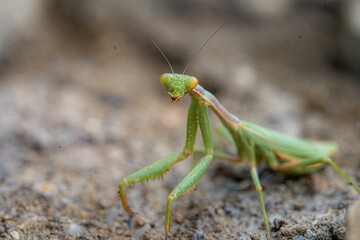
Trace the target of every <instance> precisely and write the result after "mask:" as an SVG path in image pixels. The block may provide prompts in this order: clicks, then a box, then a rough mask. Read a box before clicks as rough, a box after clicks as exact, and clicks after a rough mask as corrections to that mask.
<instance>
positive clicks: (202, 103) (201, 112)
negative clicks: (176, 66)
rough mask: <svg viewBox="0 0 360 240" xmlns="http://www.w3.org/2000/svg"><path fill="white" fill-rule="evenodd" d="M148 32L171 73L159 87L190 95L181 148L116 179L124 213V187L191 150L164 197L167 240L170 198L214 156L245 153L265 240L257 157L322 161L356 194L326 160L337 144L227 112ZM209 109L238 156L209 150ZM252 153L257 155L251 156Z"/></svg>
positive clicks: (304, 164) (282, 163)
mask: <svg viewBox="0 0 360 240" xmlns="http://www.w3.org/2000/svg"><path fill="white" fill-rule="evenodd" d="M225 24H226V23H225ZM225 24H223V25H222V26H221V27H223V26H224V25H225ZM136 25H137V24H136ZM138 27H139V26H138ZM221 27H220V28H218V29H217V30H216V32H217V31H219V30H220V29H221ZM139 28H140V27H139ZM140 29H141V28H140ZM141 30H142V29H141ZM142 31H143V30H142ZM216 32H215V33H216ZM215 33H214V34H213V35H211V37H210V38H209V39H208V40H207V41H206V42H205V44H203V45H202V46H201V48H200V49H199V50H198V51H197V52H196V54H195V55H194V56H193V57H192V58H191V60H190V62H189V64H190V63H191V61H192V60H193V58H194V57H195V56H196V55H197V54H198V53H199V52H200V50H201V49H202V48H203V47H204V46H205V45H206V43H207V42H208V41H209V40H210V39H211V38H212V37H213V36H214V35H215ZM145 34H146V33H145ZM147 36H148V37H149V38H150V40H151V41H152V42H153V44H154V45H155V46H156V48H157V49H158V50H159V51H160V52H161V54H162V55H163V56H164V58H165V59H166V61H167V63H168V64H169V66H170V68H171V71H172V73H165V74H163V75H161V77H160V81H161V83H162V85H164V87H165V88H166V90H167V92H168V93H169V94H170V96H171V98H172V100H173V101H178V100H179V99H180V98H181V97H182V96H184V95H186V94H187V95H189V96H190V97H191V104H190V107H189V110H188V117H187V130H186V141H185V147H184V149H183V150H182V152H174V153H170V154H169V155H167V156H165V157H163V158H161V159H160V160H158V161H156V162H154V163H152V164H150V165H148V166H147V167H145V168H143V169H141V170H139V171H136V172H134V173H132V174H130V175H129V176H127V177H126V178H124V179H123V180H122V181H121V182H120V184H119V194H120V197H121V201H122V204H123V206H124V209H125V210H126V212H128V213H129V214H133V212H132V211H131V210H130V208H129V206H128V204H127V201H126V197H125V193H124V187H126V186H129V185H131V184H134V183H137V182H143V181H146V180H149V179H154V178H159V177H161V176H162V175H163V174H164V173H165V172H167V171H168V170H169V169H170V168H171V167H172V166H173V165H174V164H175V163H178V162H180V161H183V160H184V159H186V158H187V157H188V156H189V155H190V154H195V153H201V154H204V155H205V156H204V157H202V158H201V159H200V161H199V162H198V163H197V164H196V165H194V167H193V168H192V170H191V171H190V172H189V173H188V174H187V175H186V176H185V177H184V178H183V179H182V180H181V182H180V183H179V184H178V185H177V186H176V187H175V188H174V189H173V190H172V192H171V193H170V194H169V195H168V198H167V206H166V214H165V239H167V238H168V236H169V233H170V228H171V216H172V206H171V203H172V201H173V200H176V199H177V198H178V197H179V196H181V195H183V194H184V193H185V192H186V191H188V190H189V189H191V188H192V187H193V186H195V185H196V184H197V182H198V181H199V180H200V178H201V177H202V176H203V174H204V173H205V171H206V169H207V168H208V166H209V165H210V163H211V161H212V159H213V158H214V157H216V158H222V159H225V160H229V161H233V162H240V161H242V160H243V158H244V157H245V158H246V159H247V161H248V164H249V167H250V172H251V177H252V180H253V183H254V185H255V188H256V190H257V191H258V193H259V198H260V204H261V209H262V213H263V216H264V221H265V228H266V233H267V239H270V228H269V224H268V219H267V217H266V211H265V204H264V198H263V194H262V187H261V184H260V180H259V175H258V171H257V169H256V166H257V164H258V163H259V162H260V161H259V160H264V161H265V162H266V164H267V165H268V166H269V167H270V168H271V169H272V170H275V171H280V172H284V173H287V174H309V173H312V172H314V171H316V170H317V169H319V168H320V167H321V166H322V165H324V164H325V163H329V164H330V165H331V166H332V167H333V168H334V169H335V170H336V171H337V172H338V173H339V174H340V175H341V176H342V177H343V178H344V179H345V180H346V181H347V182H348V183H350V184H351V185H352V187H353V188H354V189H355V190H356V191H357V192H358V193H359V194H360V189H359V187H358V186H356V185H355V183H354V182H353V181H352V180H350V178H349V177H348V176H347V175H346V174H345V173H344V172H343V171H342V170H341V169H340V168H339V167H338V166H337V165H336V164H335V162H334V161H333V160H332V159H331V158H330V157H331V156H332V155H333V154H334V153H335V152H336V151H337V149H338V147H337V144H336V143H334V142H324V141H307V140H304V139H301V138H297V137H294V136H290V135H286V134H283V133H280V132H277V131H274V130H271V129H267V128H264V127H261V126H258V125H256V124H253V123H250V122H247V121H243V120H240V119H239V118H237V117H236V116H234V115H232V114H231V113H230V112H228V111H227V110H226V109H225V107H224V106H223V105H221V104H220V102H219V101H218V100H217V99H216V98H215V97H214V95H212V94H211V93H210V92H208V91H207V90H205V89H204V88H203V87H201V86H200V85H199V84H198V80H197V78H195V77H193V76H188V75H185V71H186V69H187V68H188V66H189V64H188V65H187V66H186V68H185V70H184V72H183V73H182V74H176V73H174V71H173V68H172V66H171V64H170V62H169V60H168V59H167V58H166V56H165V54H164V53H163V52H162V51H161V50H160V48H159V47H158V45H157V44H156V43H155V42H154V41H153V40H152V39H151V37H150V36H149V35H147ZM208 108H210V109H211V110H213V111H214V112H215V114H216V115H217V116H218V118H219V119H220V120H221V122H222V127H221V128H219V129H220V132H221V133H222V134H223V135H224V137H225V138H226V139H228V140H229V142H230V143H232V144H233V145H234V146H235V147H236V149H237V156H230V155H229V154H227V153H224V152H220V151H215V150H214V144H213V136H212V131H211V125H210V119H209V115H208ZM198 126H199V127H200V131H201V135H202V139H203V142H204V147H203V148H194V143H195V136H196V132H197V127H198ZM257 157H260V158H261V159H256V158H257Z"/></svg>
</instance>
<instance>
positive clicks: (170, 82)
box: [160, 73, 198, 101]
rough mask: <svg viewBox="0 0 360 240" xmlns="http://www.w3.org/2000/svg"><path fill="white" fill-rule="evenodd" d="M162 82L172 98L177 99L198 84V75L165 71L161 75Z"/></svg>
mask: <svg viewBox="0 0 360 240" xmlns="http://www.w3.org/2000/svg"><path fill="white" fill-rule="evenodd" d="M160 82H161V84H162V85H164V87H165V88H166V90H167V91H168V93H169V94H170V96H171V99H172V100H174V101H177V100H178V99H179V98H180V97H182V96H183V95H184V94H186V93H188V92H189V91H191V90H192V89H193V88H194V87H196V86H197V84H198V80H197V78H196V77H192V76H188V75H184V74H172V73H164V74H163V75H161V77H160Z"/></svg>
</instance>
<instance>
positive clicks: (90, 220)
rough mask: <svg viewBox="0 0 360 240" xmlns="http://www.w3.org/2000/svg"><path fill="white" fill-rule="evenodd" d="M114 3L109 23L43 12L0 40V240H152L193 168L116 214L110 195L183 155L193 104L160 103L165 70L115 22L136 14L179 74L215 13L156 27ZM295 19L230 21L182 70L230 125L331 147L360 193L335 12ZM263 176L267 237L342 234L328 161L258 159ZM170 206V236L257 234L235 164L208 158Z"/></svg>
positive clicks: (344, 197) (350, 85) (258, 218)
mask: <svg viewBox="0 0 360 240" xmlns="http://www.w3.org/2000/svg"><path fill="white" fill-rule="evenodd" d="M53 2H56V1H53ZM111 3H112V2H111V1H109V3H107V4H106V6H108V7H109V9H113V11H114V12H116V9H118V10H119V14H120V15H121V17H118V18H116V17H113V18H110V17H104V15H101V14H100V13H101V11H99V12H100V13H99V14H98V15H96V14H93V12H90V13H89V12H86V11H85V13H82V14H84V16H85V17H84V19H85V20H84V19H83V20H81V16H83V15H81V14H80V15H76V16H79V18H77V19H80V20H79V22H73V21H69V22H70V23H71V24H69V22H66V21H65V20H63V18H64V16H62V15H61V14H59V15H60V16H56V14H54V12H52V11H54V9H57V10H59V11H60V10H61V8H60V7H59V6H57V5H56V4H54V6H57V8H54V6H53V5H50V6H47V8H45V10H42V12H41V14H39V15H38V16H37V18H36V19H33V20H32V22H30V23H31V24H30V26H33V28H31V31H26V32H25V33H24V32H21V31H20V32H18V33H16V34H14V37H12V38H11V41H10V42H9V43H8V44H7V45H2V48H3V49H2V53H3V55H2V58H1V63H0V65H1V67H0V70H1V72H0V78H1V80H0V111H1V116H0V139H1V141H0V238H4V239H163V238H164V232H163V229H164V217H165V204H166V198H167V194H168V193H169V192H170V191H171V190H172V189H173V187H174V186H176V184H177V183H178V182H179V181H180V180H181V179H182V178H183V177H184V176H185V175H186V173H187V172H188V171H189V170H190V168H191V161H190V159H189V160H187V161H184V162H182V163H179V164H177V165H176V166H174V167H173V169H171V171H169V172H168V173H167V174H165V176H164V179H163V180H156V181H150V182H149V183H146V184H136V185H135V186H133V187H129V188H126V189H125V191H126V194H127V198H128V201H129V204H130V205H131V207H132V209H133V210H134V211H136V212H137V214H136V215H135V216H129V215H128V214H127V213H126V212H125V211H124V209H123V207H122V205H121V203H120V199H119V197H118V195H117V191H118V189H117V186H118V183H119V182H120V180H121V179H122V178H124V177H125V176H127V175H128V174H130V173H132V172H133V171H135V170H138V169H140V168H142V167H144V166H146V165H147V164H149V163H151V162H153V161H155V160H157V159H159V158H160V157H162V156H164V155H166V154H168V153H170V152H173V151H181V150H182V148H183V145H184V141H185V127H186V112H187V107H188V105H189V99H187V98H185V97H184V98H183V99H182V100H181V101H180V102H179V103H172V102H171V99H170V98H169V96H168V95H167V93H166V91H165V89H164V88H163V87H162V86H161V84H160V82H159V77H160V75H161V74H162V73H163V72H168V71H169V70H168V67H167V66H166V63H165V62H164V60H163V59H161V57H160V55H159V54H158V53H157V52H156V51H155V50H153V47H152V46H151V45H150V44H149V43H148V40H147V38H146V36H144V35H143V34H142V33H141V32H140V31H139V30H138V29H137V28H136V27H135V26H134V25H132V23H129V21H127V20H126V19H125V18H126V17H128V16H130V17H131V18H134V19H135V20H138V22H139V23H140V24H141V25H142V26H143V27H144V28H145V29H146V30H147V31H149V32H151V35H152V36H153V38H154V39H156V41H157V39H159V44H160V45H161V46H162V48H163V49H164V51H165V52H166V53H167V54H168V55H169V58H170V59H171V60H172V61H173V62H174V63H175V67H176V69H182V68H183V67H184V66H185V65H186V63H187V62H188V60H189V59H190V56H191V54H192V53H193V52H195V51H196V49H197V48H198V47H199V46H201V44H202V43H203V42H204V40H205V39H206V38H207V37H208V36H209V35H211V33H212V32H213V31H214V30H215V29H216V28H217V27H218V26H219V25H221V23H222V22H223V19H224V18H225V17H224V16H219V15H216V16H217V17H216V18H209V17H208V16H206V17H207V19H211V21H205V20H204V19H206V18H201V19H199V22H197V23H196V24H194V23H193V22H191V21H189V20H186V19H185V20H184V19H182V20H180V19H181V18H180V17H179V16H175V15H174V16H173V17H174V18H172V19H170V20H169V22H166V19H168V16H167V14H170V15H171V14H172V12H171V11H174V10H173V9H172V8H168V10H169V12H166V13H165V14H164V15H156V16H155V14H156V13H158V12H157V10H156V9H155V8H156V7H155V8H154V9H155V10H154V9H153V10H151V11H150V12H148V13H147V15H141V16H140V15H136V14H135V13H134V12H136V11H135V10H134V9H135V8H134V6H133V5H132V4H131V1H130V3H128V5H126V7H127V8H125V7H124V8H120V9H119V8H116V7H113V6H112V5H111ZM92 4H93V5H96V4H95V3H93V2H92ZM104 5H105V4H104ZM116 6H117V5H116ZM184 6H187V5H186V4H185V5H184ZM117 7H118V6H117ZM139 7H140V6H139ZM184 8H185V7H184ZM136 9H137V8H136ZM140 10H141V8H140ZM140 10H139V11H140ZM142 10H143V9H142ZM183 10H184V9H183ZM185 10H186V8H185ZM304 11H305V13H306V14H303V13H304V12H295V13H294V12H292V14H291V15H288V14H289V13H286V14H283V15H280V17H277V18H275V19H273V20H271V21H270V20H269V19H272V18H268V19H266V21H265V20H259V19H257V20H256V21H255V22H254V21H250V20H249V21H248V22H246V21H245V20H244V19H242V20H241V18H240V20H238V18H234V19H235V20H233V22H232V23H230V24H229V25H228V26H227V27H226V28H225V29H223V30H222V33H220V34H219V35H218V36H216V37H215V38H214V39H213V40H212V42H211V43H210V44H209V45H208V46H207V47H206V48H205V49H204V51H203V52H202V53H201V54H200V55H199V56H197V58H196V60H195V62H194V63H193V65H192V66H191V68H190V69H189V72H188V74H194V75H196V76H197V77H198V78H199V80H200V84H201V85H203V86H204V87H205V88H207V89H210V91H212V92H213V93H214V94H215V95H216V96H217V97H218V98H219V100H220V101H221V102H222V103H223V104H224V105H225V106H226V107H227V108H228V109H229V110H230V111H231V112H232V113H234V114H235V115H237V116H239V117H240V118H241V119H244V120H247V121H252V122H254V123H257V124H260V125H263V126H266V127H269V128H272V129H276V130H279V131H282V132H286V133H289V134H295V135H298V136H301V137H305V138H309V139H320V140H334V141H336V142H338V144H339V146H340V151H339V153H338V154H337V156H336V162H337V163H338V164H339V166H340V167H341V168H342V169H343V170H344V171H345V172H346V173H347V174H348V175H349V176H350V178H351V179H353V180H354V181H355V182H356V183H357V184H358V185H359V184H360V174H359V172H360V164H359V161H360V150H359V146H360V145H359V144H360V97H359V96H360V81H359V79H357V78H356V77H354V76H351V75H349V74H347V73H346V72H341V71H339V70H337V69H336V68H334V65H332V64H331V59H332V58H331V54H332V52H331V51H330V50H331V49H332V46H334V45H335V44H336V42H335V40H336V31H335V30H336V26H337V25H336V21H335V19H334V18H333V17H331V16H332V15H331V14H329V12H327V11H323V10H319V9H316V8H315V10H309V9H305V10H304ZM94 12H95V13H98V12H97V11H94ZM77 14H79V13H77ZM86 14H89V15H90V16H93V17H94V18H91V19H92V20H93V21H88V20H89V19H90V18H86V16H89V15H86ZM91 14H93V15H91ZM191 14H195V13H194V12H191ZM191 14H190V12H189V16H190V17H191V16H192V15H191ZM207 14H210V16H211V14H216V12H214V10H212V9H210V10H209V9H207ZM95 16H97V17H98V18H96V17H95ZM99 16H100V17H99ZM147 16H153V18H151V21H150V18H149V19H148V20H147V19H146V17H147ZM242 16H246V15H242ZM59 19H60V20H59ZM65 19H66V18H65ZM70 19H71V17H70ZM94 19H95V20H96V21H95V20H94ZM99 19H100V20H99ZM161 19H162V20H161ZM245 19H248V18H245ZM249 19H254V18H249ZM255 19H256V18H255ZM244 21H245V22H246V24H244ZM84 22H86V23H87V24H84ZM175 22H177V24H175ZM99 26H101V27H99ZM115 26H116V27H115ZM79 28H81V30H82V31H79ZM334 29H335V30H334ZM74 30H75V31H74ZM182 30H184V31H185V33H183V32H182ZM211 119H212V124H213V126H215V125H216V124H219V121H218V120H217V119H216V116H215V115H214V114H211ZM198 140H199V141H198V142H197V145H201V143H202V142H201V139H200V135H198ZM226 150H227V151H229V152H230V153H233V152H234V149H232V148H231V147H227V148H226ZM259 173H260V179H261V183H262V186H263V188H264V197H265V204H266V208H267V213H268V217H269V222H270V227H271V236H272V238H273V239H292V240H301V239H313V240H315V239H345V238H346V237H345V235H346V229H347V228H346V214H347V208H348V206H349V204H351V203H352V202H354V200H356V199H359V196H358V195H357V194H356V192H355V191H354V190H353V189H352V188H351V187H350V186H349V185H348V184H347V183H346V182H345V180H344V179H342V178H341V176H340V175H339V174H337V172H336V171H335V170H334V169H332V168H331V167H330V166H326V167H325V168H323V169H322V170H320V171H319V172H317V173H315V174H313V175H310V176H296V177H295V176H286V175H284V174H279V173H276V172H273V171H271V170H269V168H267V166H266V165H265V164H261V165H260V166H259ZM173 209H174V212H173V227H172V234H171V237H172V238H171V239H193V240H195V239H196V240H200V239H265V227H264V221H263V216H262V213H261V209H260V203H259V200H258V193H257V191H256V190H255V188H254V186H253V183H252V181H251V177H250V173H249V169H248V167H247V164H246V163H239V164H231V163H227V162H223V161H221V160H214V161H213V162H212V164H211V166H210V167H209V169H208V170H207V172H206V173H205V175H204V176H203V177H202V179H201V181H200V182H199V184H198V187H197V190H196V191H194V192H192V193H190V194H187V195H186V196H184V197H183V198H181V199H180V200H177V201H174V203H173Z"/></svg>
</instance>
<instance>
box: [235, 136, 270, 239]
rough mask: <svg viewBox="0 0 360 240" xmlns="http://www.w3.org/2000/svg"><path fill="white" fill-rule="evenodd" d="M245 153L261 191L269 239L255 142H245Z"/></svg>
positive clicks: (264, 213) (256, 186)
mask: <svg viewBox="0 0 360 240" xmlns="http://www.w3.org/2000/svg"><path fill="white" fill-rule="evenodd" d="M240 131H241V130H240ZM245 154H246V157H247V159H248V161H249V166H250V173H251V178H252V180H253V183H254V185H255V188H256V190H257V191H258V193H259V198H260V205H261V210H262V213H263V216H264V222H265V229H266V237H267V239H268V240H269V239H270V228H269V223H268V220H267V216H266V210H265V203H264V197H263V194H262V187H261V183H260V179H259V174H258V171H257V169H256V153H255V144H254V142H248V141H246V142H245Z"/></svg>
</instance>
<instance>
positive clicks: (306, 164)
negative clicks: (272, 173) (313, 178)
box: [265, 153, 360, 194]
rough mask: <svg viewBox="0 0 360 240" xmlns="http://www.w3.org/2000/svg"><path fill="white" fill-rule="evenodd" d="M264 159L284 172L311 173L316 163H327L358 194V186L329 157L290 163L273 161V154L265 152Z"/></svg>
mask: <svg viewBox="0 0 360 240" xmlns="http://www.w3.org/2000/svg"><path fill="white" fill-rule="evenodd" d="M265 160H266V161H267V163H271V164H270V167H271V168H272V169H274V170H276V171H281V172H285V173H311V172H312V171H314V170H316V169H317V168H318V166H316V164H324V163H329V164H330V165H331V166H332V167H333V168H334V169H335V170H336V171H337V172H338V173H339V174H340V175H341V176H342V177H343V178H344V179H345V180H346V181H347V182H348V183H349V184H350V185H351V186H352V187H353V188H354V189H355V190H356V191H357V192H358V193H359V194H360V188H359V187H358V186H357V185H356V184H355V183H354V182H353V181H352V180H351V179H350V178H349V177H348V176H347V175H346V174H345V173H344V172H343V171H342V170H341V169H340V168H339V166H338V165H337V164H336V163H335V162H334V161H333V160H332V159H331V158H329V157H318V158H311V159H304V160H298V161H297V162H291V163H278V162H277V161H276V162H275V161H274V157H273V156H271V155H270V154H269V153H267V154H266V155H265ZM314 165H315V166H314Z"/></svg>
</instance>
